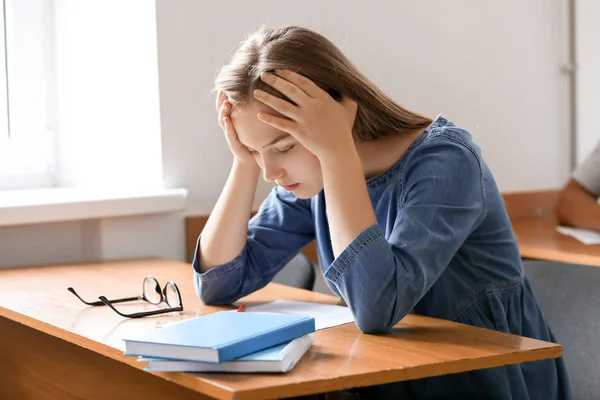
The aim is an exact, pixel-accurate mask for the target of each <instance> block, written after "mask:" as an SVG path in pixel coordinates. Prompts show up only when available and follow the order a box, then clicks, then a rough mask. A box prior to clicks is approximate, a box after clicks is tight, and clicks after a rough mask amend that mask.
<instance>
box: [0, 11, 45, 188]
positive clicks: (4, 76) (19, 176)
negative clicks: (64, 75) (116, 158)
mask: <svg viewBox="0 0 600 400" xmlns="http://www.w3.org/2000/svg"><path fill="white" fill-rule="evenodd" d="M0 2H1V3H2V4H1V7H0V8H1V9H0V13H1V14H2V15H0V114H1V115H0V190H2V189H22V188H31V187H48V186H54V185H55V180H56V176H55V175H56V172H55V171H56V165H55V164H56V142H55V123H54V120H53V118H54V116H55V115H56V113H55V112H54V110H53V105H54V104H55V101H54V98H53V96H54V93H55V91H54V88H53V85H54V84H55V78H54V68H53V37H54V35H53V23H52V7H53V2H52V1H48V0H0Z"/></svg>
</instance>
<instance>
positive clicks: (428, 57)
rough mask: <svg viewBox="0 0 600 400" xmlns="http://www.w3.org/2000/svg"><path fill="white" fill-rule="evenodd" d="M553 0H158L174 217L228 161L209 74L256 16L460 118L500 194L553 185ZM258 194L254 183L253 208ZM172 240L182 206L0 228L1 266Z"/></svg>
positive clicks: (405, 100)
mask: <svg viewBox="0 0 600 400" xmlns="http://www.w3.org/2000/svg"><path fill="white" fill-rule="evenodd" d="M564 1H565V0H561V2H558V3H559V4H555V3H556V2H546V1H544V0H535V1H534V0H530V1H527V2H524V1H520V0H507V1H502V2H491V3H490V2H474V1H471V0H454V1H452V2H447V1H444V0H437V1H430V2H413V1H408V0H404V1H392V0H388V1H371V2H353V3H351V4H352V6H349V4H350V3H349V2H347V1H342V0H335V1H334V0H330V1H322V0H319V1H316V0H306V1H303V2H295V3H292V2H284V1H273V0H269V1H266V0H265V1H259V2H258V3H257V2H241V1H239V2H235V3H228V4H226V5H224V4H222V3H214V2H204V1H197V0H179V1H177V2H173V1H170V0H157V4H156V23H157V32H158V65H159V85H160V123H161V134H162V162H163V173H164V178H165V185H166V187H168V188H175V187H186V188H188V189H189V194H190V196H189V198H188V202H189V203H188V207H187V215H193V214H206V213H208V212H210V210H211V209H212V207H213V205H214V202H215V201H216V199H217V197H218V195H219V193H220V191H221V187H222V185H223V183H224V182H225V179H226V176H227V173H228V170H229V166H230V163H231V155H230V153H229V150H228V148H227V145H226V143H225V140H224V139H223V137H222V134H221V132H220V129H219V127H218V125H217V123H216V112H215V110H214V97H213V95H212V94H211V93H210V90H211V89H212V81H213V78H214V76H215V74H216V73H217V71H218V69H219V67H220V66H221V65H222V64H223V63H224V62H226V61H227V55H228V53H229V51H230V50H232V49H233V47H234V46H235V45H236V44H237V43H238V42H239V41H240V40H242V39H243V37H244V35H245V34H246V33H247V32H249V31H251V30H254V29H256V28H257V27H258V26H259V25H260V24H261V23H272V24H282V23H296V24H302V25H305V26H307V27H311V28H313V29H316V30H318V31H320V32H322V33H323V34H325V35H326V36H327V37H329V38H330V39H331V40H333V41H334V42H335V43H336V44H338V45H339V46H340V47H341V48H342V49H343V50H344V51H345V52H346V53H347V55H348V56H349V57H350V58H351V59H352V60H353V61H354V62H355V63H356V64H357V65H358V66H359V68H361V69H362V71H363V72H364V73H365V74H366V75H367V76H369V77H370V78H371V79H372V80H373V81H374V82H376V83H377V84H378V85H379V86H381V87H382V88H383V89H384V90H385V91H387V92H388V93H389V94H390V95H392V96H393V97H394V98H396V99H397V100H398V101H399V102H400V103H401V104H403V105H405V106H407V107H408V108H412V109H414V110H416V111H419V112H422V113H426V114H428V115H430V116H435V115H436V114H438V113H443V114H444V115H445V116H446V117H448V118H450V119H451V120H453V121H455V122H456V123H457V124H460V125H463V126H465V127H467V128H469V129H470V130H471V132H472V133H473V135H474V137H475V139H476V141H477V142H478V143H480V144H481V146H482V148H483V153H484V156H485V158H486V159H487V161H488V163H489V164H490V165H491V167H492V170H493V171H494V173H495V176H496V179H497V181H498V183H499V185H500V188H501V190H503V191H509V190H527V189H538V188H555V187H558V186H560V185H561V184H562V183H563V182H564V181H565V180H566V179H567V177H568V173H569V150H568V149H569V147H568V146H569V136H568V114H567V112H568V103H567V94H568V91H567V78H566V77H565V76H563V75H561V73H560V68H561V65H562V64H563V63H565V62H566V58H567V51H566V36H565V32H566V13H565V11H564V10H565V9H566V7H565V5H564ZM148 3H149V2H147V3H146V4H148ZM70 4H71V5H72V6H74V7H79V6H76V5H75V3H70ZM86 4H94V6H95V7H100V6H99V5H101V4H110V7H115V4H116V3H115V2H113V1H111V2H109V3H105V2H102V1H99V0H94V1H92V0H88V1H87V2H86ZM137 4H138V5H141V4H143V3H140V2H138V3H137ZM106 7H108V5H107V6H106ZM97 10H98V9H97ZM105 11H106V10H105ZM105 11H104V12H102V15H103V18H104V28H102V29H106V30H110V29H111V27H112V26H114V24H113V20H114V21H117V22H118V21H121V22H118V24H120V25H118V26H122V27H124V26H127V24H126V21H128V20H129V21H135V20H136V18H141V16H142V15H144V16H147V15H148V14H147V13H146V12H144V13H142V14H140V15H137V14H136V13H133V10H132V9H131V7H127V8H125V10H119V9H113V11H114V13H119V12H125V11H126V12H127V14H126V15H123V14H120V15H119V16H111V15H112V14H113V13H110V12H105ZM84 15H87V16H90V13H85V14H84ZM69 16H70V18H74V19H77V18H80V17H79V16H78V15H76V14H69ZM98 29H100V28H98ZM149 32H150V29H149V30H148V31H147V34H150V33H149ZM71 34H73V35H76V34H77V32H73V31H71ZM111 38H112V39H114V37H113V36H111ZM113 43H115V42H113ZM124 54H126V53H124ZM115 62H118V60H117V61H115ZM80 66H81V67H83V65H80ZM78 73H81V71H79V72H78ZM97 89H102V88H97ZM77 93H79V94H83V93H84V91H78V92H77ZM89 96H93V93H90V94H89ZM118 96H119V94H118V93H115V99H117V97H118ZM85 100H86V98H82V99H81V101H85ZM120 104H121V103H120ZM148 116H149V117H150V118H151V119H153V120H156V118H158V115H154V114H151V115H148ZM107 121H109V122H107ZM110 121H112V119H110V117H109V116H107V119H106V120H105V121H101V122H102V124H104V125H103V126H110ZM94 122H95V121H90V123H94ZM90 154H91V155H92V156H95V155H94V154H93V153H90ZM106 161H107V162H110V159H109V158H107V159H106ZM267 190H268V186H267V185H266V184H262V185H261V187H260V188H259V190H258V195H257V201H256V205H258V203H259V201H260V200H262V198H263V197H264V195H265V194H266V192H267ZM165 227H166V228H165ZM99 230H100V231H101V232H102V233H103V234H102V235H101V236H102V239H99V238H98V237H97V236H98V231H99ZM102 246H104V247H102ZM182 248H183V224H182V216H170V217H168V218H166V220H161V218H160V217H158V216H153V217H148V218H141V219H137V218H136V219H135V220H132V219H115V220H111V221H109V222H106V221H98V222H80V223H68V224H48V225H40V226H28V227H14V228H0V266H1V265H16V264H37V263H56V262H62V261H71V262H77V261H78V260H85V259H89V258H94V257H95V256H97V255H98V254H99V252H103V253H105V254H108V255H110V256H112V257H122V258H128V257H136V256H140V255H155V256H168V257H171V258H178V259H182V258H183V250H182ZM99 249H101V250H99ZM102 249H103V250H102Z"/></svg>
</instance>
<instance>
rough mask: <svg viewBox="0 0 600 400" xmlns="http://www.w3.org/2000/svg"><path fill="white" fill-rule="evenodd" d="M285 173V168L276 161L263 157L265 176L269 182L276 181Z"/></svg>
mask: <svg viewBox="0 0 600 400" xmlns="http://www.w3.org/2000/svg"><path fill="white" fill-rule="evenodd" d="M284 175H285V170H284V169H283V168H282V167H281V166H280V165H277V164H276V163H272V162H270V161H267V160H265V159H263V178H264V180H265V181H267V182H274V181H275V180H276V179H279V178H281V177H282V176H284Z"/></svg>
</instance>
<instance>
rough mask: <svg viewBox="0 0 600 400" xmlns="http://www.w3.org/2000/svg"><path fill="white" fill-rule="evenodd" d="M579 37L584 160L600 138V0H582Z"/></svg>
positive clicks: (579, 141)
mask: <svg viewBox="0 0 600 400" xmlns="http://www.w3.org/2000/svg"><path fill="white" fill-rule="evenodd" d="M575 4H576V5H577V9H576V11H575V15H576V16H575V18H576V27H577V31H576V33H575V35H576V37H577V46H576V54H577V56H576V57H577V84H576V87H577V96H576V98H577V161H579V162H580V161H582V160H583V159H584V158H585V157H586V156H587V155H588V154H590V152H591V151H592V149H593V148H594V147H595V146H596V143H598V140H600V118H598V112H599V111H600V50H599V49H600V40H599V38H600V33H599V32H598V21H600V2H599V1H597V0H578V1H577V2H576V3H575Z"/></svg>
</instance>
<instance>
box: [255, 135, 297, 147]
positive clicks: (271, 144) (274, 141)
mask: <svg viewBox="0 0 600 400" xmlns="http://www.w3.org/2000/svg"><path fill="white" fill-rule="evenodd" d="M289 136H290V134H289V133H282V134H281V135H279V136H277V137H276V138H275V139H273V140H271V141H270V142H269V143H267V144H265V145H264V146H263V147H262V148H263V149H265V148H267V147H269V146H273V145H274V144H276V143H277V142H279V141H281V140H283V139H285V138H287V137H289Z"/></svg>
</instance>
